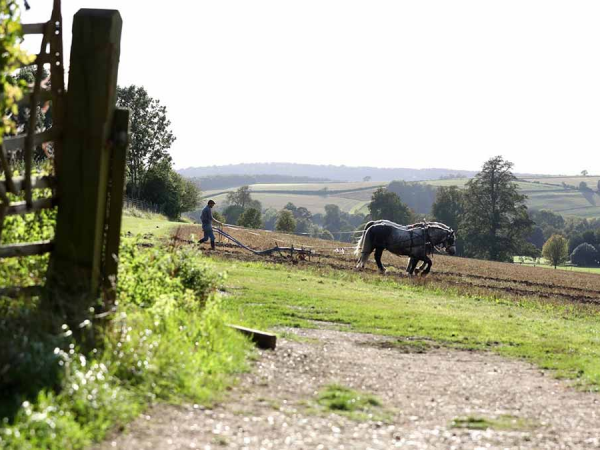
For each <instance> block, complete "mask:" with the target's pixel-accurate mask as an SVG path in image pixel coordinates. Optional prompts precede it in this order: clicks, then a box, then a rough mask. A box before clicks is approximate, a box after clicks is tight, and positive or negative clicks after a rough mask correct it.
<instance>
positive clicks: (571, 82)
mask: <svg viewBox="0 0 600 450" xmlns="http://www.w3.org/2000/svg"><path fill="white" fill-rule="evenodd" d="M29 3H30V4H31V6H32V10H31V11H29V12H26V13H24V17H23V21H24V22H36V21H39V20H41V19H44V20H45V18H46V17H49V11H50V5H51V3H52V1H51V0H29ZM82 7H88V8H89V7H96V8H109V9H111V8H112V9H119V10H120V12H121V15H122V16H123V21H124V29H123V41H122V53H121V66H120V72H119V83H120V84H121V85H128V84H137V85H143V86H145V87H146V88H147V90H148V91H149V93H150V95H151V96H153V97H155V98H158V99H160V100H161V102H162V103H163V104H165V105H166V106H167V108H168V115H169V118H170V119H171V121H172V128H173V131H174V133H175V135H176V136H177V141H176V142H175V144H174V146H173V148H172V154H173V156H174V160H175V164H176V167H177V168H183V167H188V166H200V165H213V164H217V165H219V164H233V163H240V162H275V161H277V162H298V163H314V164H345V165H350V166H355V165H369V166H378V167H412V168H425V167H447V168H454V169H478V168H480V167H481V164H482V163H483V162H484V161H485V160H486V159H488V158H489V157H492V156H495V155H497V154H501V155H503V156H504V157H505V158H506V159H508V160H510V161H513V162H514V163H515V170H516V171H518V172H534V173H555V174H558V173H565V174H575V173H579V172H580V171H581V170H583V169H587V170H588V171H589V172H590V173H600V156H599V149H600V57H599V56H598V55H599V54H600V26H598V24H599V23H600V2H598V1H597V0H593V1H566V0H564V1H551V0H539V1H527V0H515V1H510V0H503V1H486V0H473V1H450V0H439V1H433V0H429V1H401V0H391V1H387V0H375V1H367V0H363V1H352V0H302V1H300V0H296V1H285V0H272V1H266V0H260V1H255V0H221V1H204V0H196V1H181V0H179V1H177V0H174V1H168V2H167V1H160V2H159V1H151V0H145V1H143V0H119V1H116V0H82V1H75V0H63V14H64V18H65V25H66V27H67V31H68V32H67V33H66V36H65V38H66V39H65V44H66V47H65V48H70V36H69V35H70V28H71V17H72V16H73V14H74V13H75V12H76V11H77V10H78V9H79V8H82ZM31 43H32V42H31V39H30V44H31ZM37 45H38V44H37V43H35V45H34V46H33V47H32V48H37Z"/></svg>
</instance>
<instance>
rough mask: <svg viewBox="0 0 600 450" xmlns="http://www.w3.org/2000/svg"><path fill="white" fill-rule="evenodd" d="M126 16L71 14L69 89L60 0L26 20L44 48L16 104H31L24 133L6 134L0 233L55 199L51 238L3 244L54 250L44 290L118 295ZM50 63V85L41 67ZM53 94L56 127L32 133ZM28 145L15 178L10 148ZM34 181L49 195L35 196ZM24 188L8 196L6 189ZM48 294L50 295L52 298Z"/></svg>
mask: <svg viewBox="0 0 600 450" xmlns="http://www.w3.org/2000/svg"><path fill="white" fill-rule="evenodd" d="M121 28H122V21H121V17H120V15H119V13H118V11H105V10H92V9H82V10H80V11H79V12H78V13H77V14H76V15H75V17H74V21H73V41H72V42H73V44H72V48H71V57H70V72H69V89H68V91H65V88H64V72H63V49H62V15H61V2H60V0H54V8H53V12H52V15H51V18H50V20H49V21H48V22H45V23H40V24H27V25H23V32H24V34H26V35H29V34H41V35H42V46H41V51H40V53H39V54H38V55H37V58H36V59H35V61H34V62H33V65H36V66H37V70H36V76H35V83H34V85H33V89H32V93H31V95H29V96H28V97H27V98H26V99H25V100H24V101H23V102H22V103H21V104H20V105H19V106H20V107H29V108H30V111H32V113H31V114H30V117H29V127H28V132H27V134H25V135H22V136H15V137H11V138H6V139H4V142H3V144H2V147H1V148H0V163H1V168H2V172H3V173H4V180H3V181H0V239H1V236H2V227H3V224H4V219H5V217H6V216H8V215H12V214H28V213H33V212H36V211H40V210H42V209H45V208H54V207H57V208H58V209H57V221H56V232H55V236H54V240H53V241H52V242H35V243H16V244H11V245H4V246H2V245H1V244H2V242H1V240H0V259H1V258H15V257H25V256H29V255H39V254H43V253H50V263H49V270H48V277H47V286H46V287H50V288H51V289H47V292H56V293H58V295H59V296H61V297H63V298H64V297H65V294H66V295H76V296H78V297H79V298H82V297H84V296H85V297H87V298H89V297H95V296H97V294H98V292H99V290H100V288H101V287H103V288H104V290H105V292H106V294H107V296H106V298H108V299H110V298H111V297H112V296H113V295H114V289H113V288H114V285H115V282H116V274H117V258H116V256H117V255H118V248H119V239H120V228H121V211H122V208H123V193H124V181H125V156H126V150H127V141H128V130H129V128H128V127H129V112H128V111H126V110H119V109H116V108H115V104H116V86H117V84H116V81H117V72H118V65H119V54H120V40H121ZM45 65H49V66H50V85H51V90H50V91H44V90H42V73H43V67H44V66H45ZM48 101H49V102H52V108H53V122H54V124H53V126H52V128H51V129H49V130H44V131H43V132H38V133H36V129H35V125H36V120H35V119H36V114H35V113H34V112H35V111H36V109H37V107H38V105H40V104H43V103H45V102H48ZM46 142H53V146H54V157H53V173H52V174H50V175H49V176H44V177H34V176H32V153H33V148H34V146H38V145H41V144H43V143H46ZM18 149H23V155H24V159H25V161H24V162H25V170H24V176H23V177H19V178H14V177H13V176H12V175H13V172H12V169H11V167H10V165H9V158H8V152H11V151H15V150H18ZM34 189H50V190H51V193H52V194H51V195H50V196H49V197H45V198H38V199H34V198H33V194H32V191H33V190H34ZM9 193H10V194H12V195H14V196H17V197H18V196H23V197H24V201H16V202H11V201H10V199H9V195H8V194H9ZM49 301H52V299H50V300H49Z"/></svg>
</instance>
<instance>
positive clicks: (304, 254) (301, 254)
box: [213, 228, 313, 261]
mask: <svg viewBox="0 0 600 450" xmlns="http://www.w3.org/2000/svg"><path fill="white" fill-rule="evenodd" d="M213 231H216V232H217V233H218V234H219V235H221V236H223V237H224V238H226V239H229V240H230V241H231V242H234V243H235V244H237V245H238V246H240V247H242V248H243V249H245V250H248V251H249V252H252V253H254V254H255V255H260V256H265V255H272V254H273V253H275V252H277V253H279V254H280V255H281V256H283V253H287V252H289V253H290V256H291V257H292V258H293V257H294V254H296V255H298V258H299V259H305V258H308V260H309V261H310V257H311V256H312V255H313V251H312V249H310V248H303V247H302V248H295V247H294V246H293V245H292V246H291V247H280V246H279V245H277V244H276V245H275V247H273V248H269V249H266V250H254V249H253V248H250V247H248V246H247V245H244V244H242V243H241V242H240V241H238V240H237V239H236V238H234V237H233V236H232V235H230V234H229V233H227V232H225V231H223V230H221V229H220V228H213Z"/></svg>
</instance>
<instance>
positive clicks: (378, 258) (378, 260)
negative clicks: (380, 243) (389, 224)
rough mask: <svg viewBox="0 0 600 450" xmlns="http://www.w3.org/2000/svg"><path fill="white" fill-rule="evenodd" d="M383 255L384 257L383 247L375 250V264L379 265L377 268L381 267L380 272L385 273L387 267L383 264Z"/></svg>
mask: <svg viewBox="0 0 600 450" xmlns="http://www.w3.org/2000/svg"><path fill="white" fill-rule="evenodd" d="M381 255H383V247H377V248H376V249H375V262H376V263H377V267H379V271H380V272H381V273H385V267H383V264H381Z"/></svg>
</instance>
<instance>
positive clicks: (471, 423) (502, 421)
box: [450, 414, 538, 431]
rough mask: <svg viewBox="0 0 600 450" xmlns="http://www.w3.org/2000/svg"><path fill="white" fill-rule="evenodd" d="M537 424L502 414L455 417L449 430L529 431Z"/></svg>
mask: <svg viewBox="0 0 600 450" xmlns="http://www.w3.org/2000/svg"><path fill="white" fill-rule="evenodd" d="M537 426H538V424H536V423H535V422H533V421H531V420H527V419H522V418H520V417H516V416H512V415H508V414H503V415H500V416H498V417H495V418H486V417H481V416H468V417H457V418H456V419H454V420H453V421H452V422H451V423H450V427H451V428H467V429H469V430H487V429H492V430H499V431H531V430H533V429H534V428H536V427H537Z"/></svg>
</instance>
